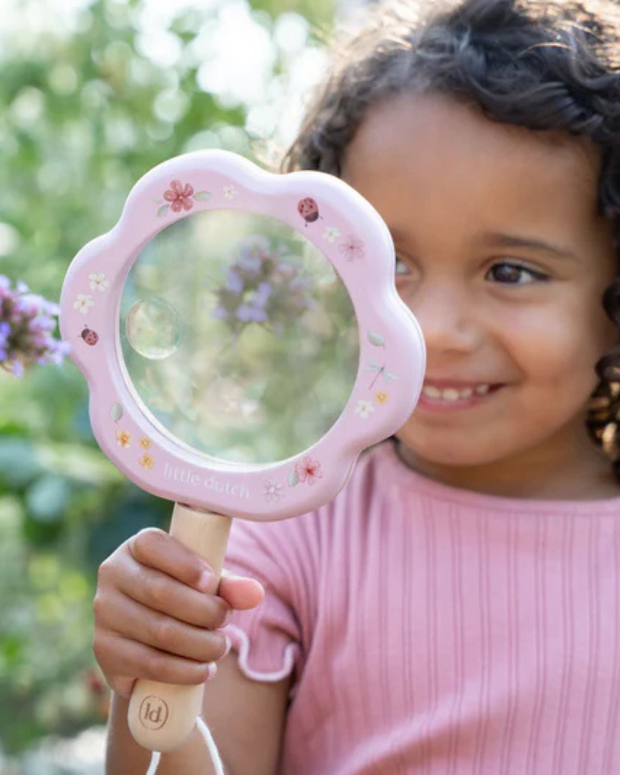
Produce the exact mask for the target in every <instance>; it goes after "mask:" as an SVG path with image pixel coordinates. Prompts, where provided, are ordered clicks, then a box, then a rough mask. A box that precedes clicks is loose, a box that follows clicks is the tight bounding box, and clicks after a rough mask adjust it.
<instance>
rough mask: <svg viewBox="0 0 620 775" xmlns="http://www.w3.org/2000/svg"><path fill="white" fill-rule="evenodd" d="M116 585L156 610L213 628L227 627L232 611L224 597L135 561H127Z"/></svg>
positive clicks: (175, 617) (128, 594)
mask: <svg viewBox="0 0 620 775" xmlns="http://www.w3.org/2000/svg"><path fill="white" fill-rule="evenodd" d="M114 588H115V589H117V590H119V591H120V592H122V593H123V594H124V595H126V596H127V597H128V598H132V599H133V600H136V601H137V602H138V603H141V604H142V605H144V606H146V607H147V608H150V609H152V610H153V611H157V612H159V613H162V614H166V615H167V616H171V617H173V618H174V619H179V620H180V621H183V622H186V623H188V624H193V625H195V626H196V627H204V628H206V629H210V630H215V629H217V628H218V627H223V626H224V624H225V623H226V618H227V616H228V614H229V612H230V606H229V605H228V604H227V602H226V601H225V600H223V599H222V598H221V597H218V596H217V595H209V594H206V593H205V592H199V591H198V590H196V589H193V588H191V587H188V586H186V585H185V584H183V583H182V582H179V581H177V580H176V579H174V578H172V577H170V576H168V575H166V574H165V573H163V572H161V571H159V570H154V569H153V568H150V567H148V566H146V565H139V564H138V563H137V562H135V561H133V562H131V563H126V565H125V568H124V572H123V574H122V575H121V576H119V577H118V578H117V580H116V584H115V587H114Z"/></svg>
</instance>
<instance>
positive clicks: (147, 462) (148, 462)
mask: <svg viewBox="0 0 620 775" xmlns="http://www.w3.org/2000/svg"><path fill="white" fill-rule="evenodd" d="M138 463H140V465H141V466H142V468H145V469H146V470H147V471H150V470H151V469H152V468H153V467H154V466H155V461H154V460H153V458H152V457H151V456H150V455H142V457H141V458H140V460H138Z"/></svg>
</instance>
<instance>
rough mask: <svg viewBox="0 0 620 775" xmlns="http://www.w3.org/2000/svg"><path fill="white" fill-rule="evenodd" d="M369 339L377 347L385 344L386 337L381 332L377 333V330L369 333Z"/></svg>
mask: <svg viewBox="0 0 620 775" xmlns="http://www.w3.org/2000/svg"><path fill="white" fill-rule="evenodd" d="M368 341H369V342H370V344H372V345H374V346H375V347H383V346H384V345H385V339H384V338H383V337H382V336H381V334H377V333H376V332H375V331H371V332H370V333H369V334H368Z"/></svg>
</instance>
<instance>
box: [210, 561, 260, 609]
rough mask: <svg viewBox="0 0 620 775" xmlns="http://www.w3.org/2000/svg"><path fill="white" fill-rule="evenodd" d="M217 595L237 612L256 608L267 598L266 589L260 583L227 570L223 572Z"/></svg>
mask: <svg viewBox="0 0 620 775" xmlns="http://www.w3.org/2000/svg"><path fill="white" fill-rule="evenodd" d="M217 593H218V595H219V596H220V597H222V598H224V600H225V601H226V602H227V603H228V605H229V606H230V607H231V608H234V609H235V610H236V611H246V610H248V609H250V608H255V607H256V606H257V605H258V604H259V603H260V602H261V601H262V599H263V598H264V597H265V589H264V587H263V585H262V584H261V583H260V582H259V581H256V579H250V578H247V576H237V575H235V574H234V573H231V572H230V571H227V570H224V571H223V572H222V578H221V579H220V585H219V587H218V591H217Z"/></svg>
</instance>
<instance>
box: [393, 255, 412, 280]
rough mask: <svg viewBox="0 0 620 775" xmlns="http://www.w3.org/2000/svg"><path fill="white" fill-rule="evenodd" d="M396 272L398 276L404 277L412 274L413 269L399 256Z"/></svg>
mask: <svg viewBox="0 0 620 775" xmlns="http://www.w3.org/2000/svg"><path fill="white" fill-rule="evenodd" d="M395 274H396V277H404V276H406V275H408V274H411V269H410V268H409V267H408V266H407V264H406V263H405V262H404V261H402V260H401V259H400V258H397V259H396V270H395Z"/></svg>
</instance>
